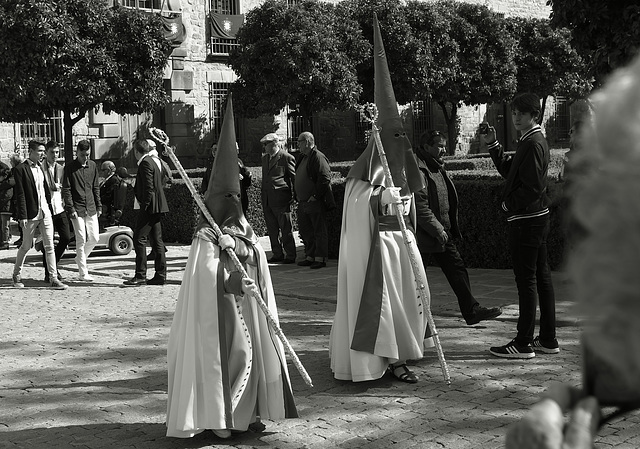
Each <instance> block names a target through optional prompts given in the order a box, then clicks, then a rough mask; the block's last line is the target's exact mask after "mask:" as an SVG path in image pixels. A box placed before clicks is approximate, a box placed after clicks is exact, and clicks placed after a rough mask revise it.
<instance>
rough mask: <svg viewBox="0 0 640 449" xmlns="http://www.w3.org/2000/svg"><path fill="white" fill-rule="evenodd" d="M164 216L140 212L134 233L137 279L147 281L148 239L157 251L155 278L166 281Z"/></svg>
mask: <svg viewBox="0 0 640 449" xmlns="http://www.w3.org/2000/svg"><path fill="white" fill-rule="evenodd" d="M162 216H163V214H149V213H147V212H146V211H142V210H141V211H139V213H138V219H137V221H136V228H135V230H134V231H133V248H134V250H135V251H136V275H135V276H136V277H137V278H139V279H145V278H146V277H147V239H149V241H150V242H151V248H152V249H153V250H155V260H154V268H155V270H156V274H155V276H154V277H156V278H159V279H166V277H167V262H166V258H165V254H164V242H163V241H162V224H161V223H160V220H162Z"/></svg>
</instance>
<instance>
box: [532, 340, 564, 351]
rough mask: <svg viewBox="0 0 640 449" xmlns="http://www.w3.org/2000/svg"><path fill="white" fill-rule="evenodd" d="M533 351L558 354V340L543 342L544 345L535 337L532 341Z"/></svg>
mask: <svg viewBox="0 0 640 449" xmlns="http://www.w3.org/2000/svg"><path fill="white" fill-rule="evenodd" d="M531 346H533V350H534V351H536V352H537V351H540V352H544V353H545V354H558V353H559V352H560V346H559V345H558V340H556V339H555V338H554V339H553V340H551V341H545V342H544V343H543V342H542V340H540V337H536V338H534V339H533V343H532V344H531Z"/></svg>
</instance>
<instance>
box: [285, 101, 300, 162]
mask: <svg viewBox="0 0 640 449" xmlns="http://www.w3.org/2000/svg"><path fill="white" fill-rule="evenodd" d="M303 131H304V123H303V121H302V116H301V115H300V111H299V110H298V108H297V107H292V106H287V148H288V149H289V150H290V151H291V150H297V149H298V136H299V135H300V134H302V132H303Z"/></svg>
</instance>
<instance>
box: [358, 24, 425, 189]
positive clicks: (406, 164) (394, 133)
mask: <svg viewBox="0 0 640 449" xmlns="http://www.w3.org/2000/svg"><path fill="white" fill-rule="evenodd" d="M373 67H374V100H375V105H376V107H377V109H378V118H377V121H376V125H377V126H378V128H379V129H380V139H381V140H382V145H383V147H384V151H385V154H386V156H387V161H388V163H389V168H390V169H391V175H392V178H393V184H394V185H395V186H396V187H400V188H401V189H402V190H401V193H402V194H403V195H409V194H411V193H413V192H416V191H418V190H420V189H422V188H423V186H424V184H423V182H422V176H421V175H420V170H419V169H418V164H417V162H416V159H415V156H414V154H413V151H412V150H411V142H409V139H408V138H407V135H406V133H405V131H404V128H403V126H402V120H401V119H400V114H399V113H398V104H397V102H396V96H395V93H394V91H393V84H392V83H391V76H390V74H389V65H388V63H387V55H386V52H385V50H384V44H383V43H382V35H381V34H380V26H379V24H378V17H377V15H376V14H375V13H374V14H373ZM348 176H349V177H354V178H359V179H362V180H364V181H369V182H370V183H371V184H375V185H387V184H386V183H385V182H384V171H383V169H382V162H381V161H380V157H379V156H378V151H377V149H376V147H375V142H374V139H373V137H372V138H371V139H369V144H368V145H367V148H366V149H365V151H364V152H363V153H362V154H361V155H360V157H359V158H358V160H357V161H356V162H355V164H354V165H353V167H352V169H351V171H350V172H349V175H348Z"/></svg>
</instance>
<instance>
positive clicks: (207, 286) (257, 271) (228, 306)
mask: <svg viewBox="0 0 640 449" xmlns="http://www.w3.org/2000/svg"><path fill="white" fill-rule="evenodd" d="M251 248H253V250H254V259H253V262H250V260H248V263H245V266H246V270H247V273H248V275H249V276H250V277H251V278H252V279H253V280H254V281H255V282H256V285H258V286H259V288H260V290H261V293H262V297H263V299H264V301H265V302H266V303H267V305H268V307H269V309H270V311H271V315H272V316H273V317H274V318H275V320H276V321H277V320H278V312H277V309H276V304H275V297H274V294H273V286H272V284H271V275H270V273H269V268H268V265H267V263H266V256H265V254H264V251H263V250H262V248H261V247H260V246H259V245H254V246H252V247H251ZM221 261H222V263H224V262H225V261H226V263H230V261H229V259H228V256H227V255H226V253H223V254H222V255H221V254H220V247H219V246H218V245H217V244H215V243H213V242H211V241H209V240H207V239H204V238H200V237H198V236H196V237H195V238H194V239H193V242H192V244H191V251H190V253H189V259H188V261H187V265H186V268H185V273H184V277H183V280H182V285H181V287H180V293H179V295H178V301H177V305H176V311H175V314H174V318H173V323H172V326H171V332H170V335H169V345H168V350H167V356H168V375H169V389H168V403H167V420H166V424H167V436H172V437H180V438H186V437H191V436H193V435H195V434H197V433H199V432H202V431H203V430H206V429H235V430H241V431H243V430H247V428H248V426H249V424H251V423H253V422H255V421H256V415H258V416H260V417H261V418H265V419H271V420H274V419H282V418H286V417H295V416H297V414H296V410H295V404H294V403H293V394H292V392H291V385H290V381H289V374H288V371H287V366H286V361H285V358H284V350H283V346H282V343H281V342H280V341H279V340H278V338H277V337H276V336H275V334H274V333H273V332H272V331H271V329H270V328H269V326H268V324H267V321H266V317H265V316H264V313H263V312H262V309H260V307H259V306H258V305H257V303H256V301H255V300H254V299H253V298H251V297H249V296H244V297H240V296H238V297H236V296H235V295H233V294H231V293H225V292H224V282H219V279H221V277H220V273H221V271H220V268H221V267H220V263H221ZM252 263H253V264H252ZM230 269H232V268H230ZM219 284H222V285H219ZM236 301H237V302H236Z"/></svg>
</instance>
